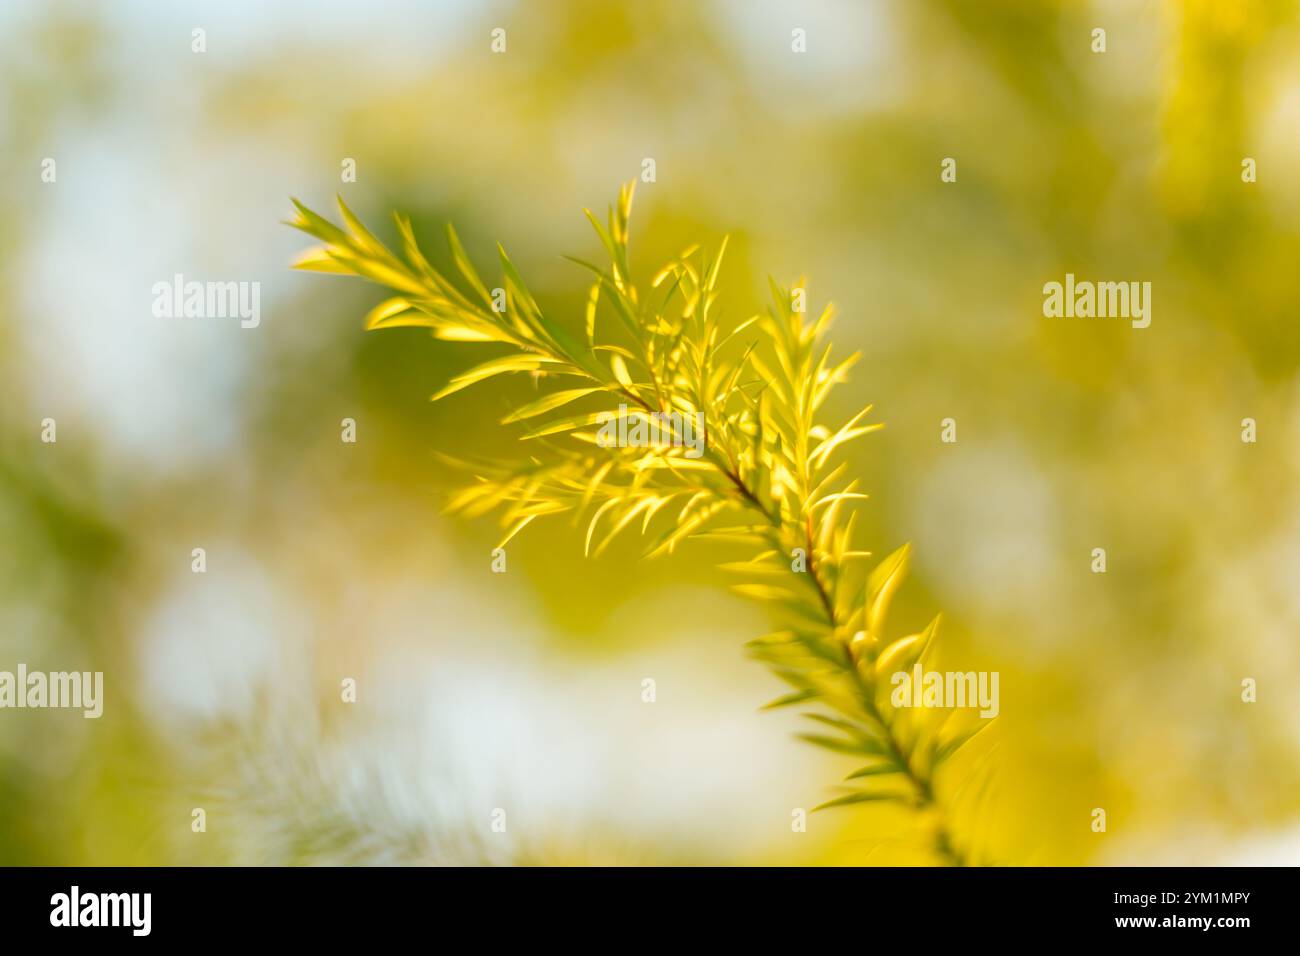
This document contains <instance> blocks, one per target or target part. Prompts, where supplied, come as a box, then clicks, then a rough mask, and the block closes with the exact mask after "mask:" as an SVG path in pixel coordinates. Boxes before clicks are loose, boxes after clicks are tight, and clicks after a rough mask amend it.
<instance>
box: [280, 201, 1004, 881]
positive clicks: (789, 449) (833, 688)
mask: <svg viewBox="0 0 1300 956" xmlns="http://www.w3.org/2000/svg"><path fill="white" fill-rule="evenodd" d="M632 194H633V185H632V184H628V185H626V186H624V187H623V189H622V190H621V192H620V195H619V200H618V202H617V204H615V205H614V206H612V207H611V208H610V210H609V215H608V219H607V223H606V224H605V225H602V224H601V223H600V221H599V220H598V219H597V218H596V217H595V216H593V215H592V214H591V213H590V211H588V213H587V215H588V218H589V219H590V220H591V222H592V225H593V227H594V228H595V231H596V234H597V236H598V238H599V240H600V242H601V245H602V246H603V247H604V250H605V253H606V255H607V258H608V266H607V267H602V266H598V265H593V264H591V263H589V262H585V261H583V260H579V259H574V260H573V261H574V262H576V263H578V264H579V265H581V266H582V267H583V268H585V269H587V270H588V271H590V272H591V273H592V276H593V279H592V285H591V289H590V295H589V298H588V305H587V310H586V316H585V323H584V330H585V342H583V341H579V340H578V339H577V338H576V337H575V335H574V333H572V332H571V331H570V330H569V328H568V327H567V326H566V325H565V324H562V323H560V322H557V321H555V320H553V319H552V318H551V317H550V316H549V315H548V314H547V313H546V311H545V310H543V308H542V307H541V306H540V305H539V304H538V303H537V302H536V300H535V299H534V298H533V297H532V295H531V294H530V293H529V291H528V289H527V287H526V286H525V284H524V282H523V279H522V277H521V276H520V275H519V273H518V271H517V270H516V269H515V267H514V265H513V264H512V263H511V261H510V259H509V257H508V256H507V255H506V252H505V250H504V249H500V248H499V247H498V248H499V258H500V267H501V275H502V278H501V283H500V286H499V287H498V288H497V289H494V290H491V291H489V289H488V287H487V285H486V283H484V281H483V280H482V279H481V278H480V276H479V274H478V272H477V271H476V270H475V268H474V266H473V265H472V264H471V263H470V261H469V258H468V256H467V255H466V254H465V251H464V249H463V247H462V246H461V244H460V240H459V239H458V237H457V236H456V233H455V231H454V230H453V229H451V228H450V227H448V231H447V238H448V245H449V248H450V253H451V259H452V263H453V265H454V267H455V270H456V272H457V273H459V279H453V278H452V277H451V276H448V275H444V274H443V273H442V272H439V271H438V270H436V269H435V268H434V267H433V266H431V265H430V264H429V262H428V261H427V260H426V258H425V257H424V255H423V254H422V253H421V251H420V248H419V246H418V244H417V242H416V239H415V236H414V233H413V231H412V229H411V225H410V222H409V220H408V219H406V218H405V217H403V216H401V215H397V216H396V217H395V218H396V224H397V230H398V233H399V235H400V237H401V241H402V246H401V247H402V253H403V255H402V256H401V257H399V256H397V255H395V254H394V253H392V252H391V251H389V249H388V248H387V247H386V246H384V245H383V244H382V243H381V242H380V241H379V240H378V239H376V238H375V237H374V236H373V235H372V234H371V233H370V232H369V231H368V230H366V228H365V227H364V226H363V225H362V224H361V222H360V221H359V220H358V219H357V218H356V217H355V216H354V215H353V214H352V212H351V211H350V210H349V209H348V208H347V206H346V205H344V203H343V201H342V200H341V199H340V200H339V208H340V212H341V215H342V219H343V227H342V228H340V227H339V226H336V225H334V224H333V223H331V222H329V221H328V220H326V219H324V218H323V217H321V216H318V215H317V214H316V213H314V212H312V211H311V210H309V209H308V208H307V207H305V206H303V205H302V204H301V203H298V202H297V201H296V200H295V206H296V207H297V210H298V214H297V216H296V217H295V218H294V219H293V220H291V221H290V223H289V224H290V225H292V226H294V227H295V228H297V229H300V230H302V231H303V232H305V233H308V234H309V235H311V236H313V237H315V238H316V239H318V240H320V241H321V242H322V243H323V245H321V246H320V247H318V248H315V249H312V250H309V251H308V252H306V253H304V254H303V255H302V256H301V257H300V258H299V260H298V261H297V262H296V267H297V268H302V269H309V270H314V271H320V272H330V273H340V274H348V275H356V276H361V277H364V278H367V279H370V280H372V281H374V282H377V283H379V284H381V285H384V286H386V287H388V288H389V289H391V290H392V291H393V292H394V293H396V294H395V295H394V296H393V297H391V298H389V299H387V300H385V301H384V302H382V303H381V304H380V305H379V306H377V307H376V308H374V309H373V310H371V312H370V313H369V314H368V315H367V316H366V320H365V326H366V328H367V329H388V328H397V327H410V326H415V327H423V328H427V329H429V330H430V331H431V332H432V334H433V336H434V337H435V338H438V339H443V340H448V341H473V342H485V343H495V344H497V345H498V346H502V347H504V351H503V353H502V354H500V355H498V356H496V357H494V358H491V359H489V360H488V361H486V362H483V363H482V364H480V365H477V366H475V367H474V368H472V369H470V370H468V371H466V372H464V373H462V374H460V375H457V376H455V377H454V378H453V379H452V380H451V382H449V383H448V384H447V385H446V386H445V387H444V388H442V389H441V390H439V391H438V392H437V393H436V394H435V395H434V396H433V397H434V399H440V398H443V397H445V396H447V395H450V394H452V393H454V392H456V391H459V390H461V389H462V388H466V387H468V386H470V385H473V384H476V383H478V382H481V381H484V380H486V379H489V378H493V377H496V376H498V375H506V374H512V373H519V372H527V373H529V374H530V375H532V376H534V378H535V379H536V380H538V381H539V383H540V384H544V385H558V386H560V387H558V388H552V389H549V390H546V391H544V392H542V394H541V395H540V397H539V398H537V399H536V400H534V401H531V402H529V403H527V404H525V405H523V406H521V407H518V408H515V409H513V410H512V411H511V412H510V413H509V414H508V415H506V416H505V417H504V418H503V419H502V423H503V424H509V425H520V426H522V427H523V428H524V432H523V434H522V436H521V437H522V439H523V440H524V441H527V442H531V443H532V444H533V446H534V447H536V448H538V449H539V450H538V452H537V453H536V454H529V455H526V456H524V457H523V458H522V459H521V460H519V461H516V462H510V463H506V464H500V463H473V464H465V467H467V468H468V469H469V470H470V471H471V472H472V474H473V475H474V479H475V480H474V482H473V483H472V484H471V485H469V486H468V487H467V488H464V489H463V490H461V491H460V492H458V493H457V494H456V495H455V496H454V497H453V498H452V500H451V504H450V507H451V510H453V511H457V512H462V513H465V514H467V515H470V516H477V515H484V514H487V513H489V512H494V511H495V512H498V513H499V514H500V516H501V522H502V527H503V528H504V537H503V539H502V542H501V544H502V546H504V545H505V544H506V543H507V542H509V541H510V540H511V539H512V538H513V537H514V536H515V535H516V534H518V533H519V532H520V531H522V530H523V528H524V527H526V526H527V525H528V524H530V523H532V522H533V521H534V520H535V519H537V518H539V517H543V516H547V515H560V514H565V515H569V516H571V518H572V519H573V521H574V522H575V524H576V523H577V522H579V521H585V522H586V535H585V542H586V551H587V553H588V554H597V555H598V554H600V552H601V551H602V550H603V549H604V548H605V547H607V546H608V545H609V543H610V542H611V541H612V540H613V539H614V538H615V537H616V536H617V535H618V534H619V533H620V532H621V531H623V530H624V529H626V528H628V527H629V526H633V525H636V526H639V530H640V531H641V533H642V534H643V535H646V536H647V537H649V539H650V542H651V543H650V545H649V547H648V548H647V550H646V553H647V555H661V554H667V553H672V552H673V551H674V550H675V548H676V547H677V546H678V545H679V544H680V543H681V542H683V541H685V540H687V539H691V538H700V539H715V540H723V541H731V542H737V543H739V544H741V545H743V546H744V547H746V548H747V549H748V552H749V554H750V555H751V556H750V558H749V559H748V560H746V561H741V562H732V563H727V564H723V565H722V567H723V568H724V569H726V570H728V571H731V572H736V573H739V574H741V575H742V576H743V577H744V578H745V579H746V580H745V581H744V583H742V584H738V585H736V586H735V587H734V590H736V591H737V592H738V593H740V594H743V595H745V596H747V597H750V598H753V599H757V600H760V601H765V602H768V603H769V604H772V605H773V606H774V607H775V608H776V609H777V610H778V612H779V614H780V617H781V618H782V620H783V621H784V626H783V627H782V629H781V630H779V631H777V632H775V633H773V634H769V635H767V636H765V637H763V638H760V639H758V640H756V641H753V642H751V643H750V650H751V653H752V655H753V656H754V657H755V658H757V659H758V660H760V661H762V662H763V663H765V664H766V665H767V666H768V667H769V668H770V669H771V671H772V672H773V673H774V674H775V675H776V676H777V677H779V678H780V679H782V680H783V681H785V682H786V683H788V684H790V685H791V686H792V687H793V691H792V692H791V693H789V694H786V695H785V696H783V697H781V698H778V699H777V700H775V701H772V702H771V703H770V704H768V705H766V706H767V707H768V708H775V707H785V706H795V705H804V706H807V707H810V708H813V709H810V710H808V711H806V712H805V714H804V716H805V717H806V718H808V719H809V720H811V721H814V722H816V723H818V724H820V725H821V729H820V731H819V732H818V733H806V734H800V737H801V738H802V739H803V740H805V741H807V742H809V743H811V744H814V745H817V746H821V747H825V748H827V749H830V750H832V751H835V752H837V753H843V754H850V755H853V756H855V757H857V758H859V759H861V760H862V761H863V765H862V766H861V767H860V768H859V769H858V770H856V771H855V772H854V773H852V774H850V775H849V777H848V778H846V786H844V787H843V788H842V789H843V790H844V792H843V793H842V795H840V796H838V797H836V798H834V799H831V800H829V801H827V802H826V803H824V804H822V805H821V807H818V808H817V809H822V808H827V807H834V806H845V805H851V804H860V803H874V802H883V803H890V804H895V805H901V806H904V807H907V808H909V809H910V810H912V811H914V812H915V814H916V815H917V819H918V822H920V823H922V824H923V830H924V831H925V834H926V836H925V842H926V843H927V845H928V846H929V848H930V850H931V851H932V852H933V853H934V854H935V855H936V856H937V858H938V859H940V860H941V861H943V862H946V863H951V864H956V865H962V864H964V863H966V862H967V859H968V857H969V848H968V847H967V848H962V847H959V845H958V841H957V840H956V839H955V836H954V833H953V827H952V821H951V817H950V813H949V809H948V807H947V806H946V805H945V804H944V803H943V802H942V801H941V800H940V799H939V798H938V796H937V794H936V789H935V778H936V774H937V773H938V771H939V770H940V768H941V767H943V766H944V765H945V764H946V763H947V762H948V761H949V760H951V759H952V757H953V756H954V755H955V754H956V753H957V752H958V750H960V749H961V748H962V747H963V746H964V745H965V744H966V743H967V741H969V740H970V739H971V738H972V737H973V736H974V735H975V734H976V733H978V732H979V731H980V730H982V729H983V728H984V727H985V726H987V721H980V722H976V723H973V724H972V723H970V722H963V721H960V720H958V718H957V714H956V712H955V711H953V710H951V709H949V710H943V709H941V708H904V707H896V706H894V704H893V703H892V702H891V699H890V694H889V687H890V680H889V679H890V676H891V675H893V674H895V673H898V672H900V671H909V670H910V669H911V668H912V667H913V666H914V665H915V664H917V663H918V662H919V661H921V660H922V659H923V656H924V655H925V654H926V653H927V651H928V650H929V649H930V647H931V645H932V643H933V638H934V636H935V633H936V630H937V627H938V623H939V622H938V618H936V619H935V620H934V621H933V622H931V624H930V625H929V626H928V627H927V628H926V629H925V630H924V631H923V632H921V633H919V634H912V635H908V636H904V637H901V638H891V637H889V636H887V634H886V631H885V619H886V615H887V612H888V609H889V605H890V603H891V601H892V599H893V596H894V594H895V593H896V592H897V590H898V587H899V586H900V584H901V583H902V581H903V578H904V576H905V575H906V571H907V565H908V560H909V556H910V547H909V546H904V547H902V548H900V549H898V550H897V551H895V552H893V553H892V554H891V555H889V556H888V557H886V558H885V559H884V560H883V561H881V562H879V563H878V564H877V565H876V566H875V567H874V569H870V570H869V569H868V564H867V561H866V559H867V558H869V557H870V555H869V553H868V552H865V551H859V550H855V548H854V546H853V534H854V524H855V520H856V514H855V513H854V511H853V508H854V507H855V505H856V503H857V502H858V501H861V500H862V499H864V498H865V497H866V495H865V494H862V493H861V492H859V491H858V490H857V489H858V483H857V482H856V481H854V480H849V479H846V477H845V471H846V470H847V468H846V466H845V465H844V464H839V465H834V466H832V465H831V464H830V462H831V459H832V458H833V457H834V456H835V454H836V453H837V452H838V451H839V450H840V449H841V448H843V447H844V446H845V445H846V444H847V443H848V442H850V441H853V440H855V439H857V438H859V437H861V436H863V435H866V434H868V433H870V432H872V431H875V430H876V429H878V428H880V427H882V426H881V425H880V424H876V423H866V424H864V423H863V422H864V420H865V419H866V416H867V415H868V414H869V413H870V411H871V406H869V405H868V406H867V407H866V408H863V409H862V410H861V411H860V412H858V413H857V414H856V415H854V416H853V417H852V418H850V419H849V420H848V421H847V422H845V423H843V424H841V425H840V426H839V427H838V428H836V429H832V428H830V427H828V426H827V425H826V424H824V423H822V422H821V421H820V420H819V412H820V409H821V407H822V406H823V404H824V403H825V401H826V398H827V396H828V395H829V393H830V392H831V390H832V388H833V387H834V386H836V385H838V384H841V383H843V382H844V381H846V379H847V372H848V370H849V369H850V368H851V367H852V366H853V364H854V363H855V362H856V361H857V359H858V358H859V355H858V354H856V353H855V354H853V355H850V356H848V357H847V358H845V359H841V360H838V361H835V362H832V360H831V348H830V346H829V345H826V344H824V337H825V334H826V332H827V330H828V328H829V326H830V324H831V322H832V319H833V317H834V310H833V308H832V307H829V306H828V307H827V308H826V309H825V310H823V311H822V312H821V313H820V314H819V315H818V316H817V318H816V319H814V320H812V321H806V320H805V316H804V313H803V310H802V309H801V308H800V307H799V306H800V305H802V303H803V302H805V301H806V289H805V288H804V286H803V284H802V283H800V284H798V285H796V286H794V287H792V288H785V287H782V286H780V285H778V284H777V283H776V282H775V281H773V282H771V294H772V305H771V306H770V307H769V309H768V310H767V312H766V313H765V314H763V315H759V316H755V317H753V318H751V319H749V320H748V321H745V322H741V323H739V324H737V325H735V326H733V327H730V328H727V327H725V326H724V323H723V321H722V319H721V317H720V315H719V311H718V308H717V298H718V292H717V281H718V276H719V272H720V269H721V267H722V261H723V256H724V253H725V250H726V242H725V240H724V241H723V243H722V244H721V246H720V247H719V249H718V250H717V252H716V253H715V254H713V255H712V256H707V255H705V254H704V253H703V252H702V251H701V250H699V249H698V248H697V247H691V248H688V249H687V250H685V251H684V252H683V253H682V254H681V255H679V256H678V257H676V258H675V259H673V260H672V261H670V262H669V263H668V264H666V265H665V266H664V267H663V268H662V269H661V270H660V271H659V272H658V273H657V274H656V275H655V277H654V278H653V279H652V281H651V282H650V283H649V285H648V286H639V285H637V284H636V283H634V282H633V280H632V278H631V271H630V268H629V261H628V220H629V217H630V213H631V206H632ZM602 316H603V320H602ZM611 319H612V320H613V321H612V322H611V321H610V320H611ZM598 320H600V324H601V325H602V334H600V335H597V326H598ZM604 326H608V327H609V328H608V329H605V328H604ZM745 333H748V336H746V334H745ZM572 407H580V408H584V409H585V410H584V411H581V412H578V413H576V414H574V413H572V410H571V409H572ZM561 409H564V413H563V414H559V412H560V410H561ZM629 421H631V422H632V424H631V425H630V426H629ZM616 423H620V424H618V431H617V436H618V440H617V441H611V440H610V439H611V437H612V436H614V434H615V431H614V426H615V424H616ZM654 423H658V424H657V425H655V427H646V426H650V425H652V424H654ZM625 428H626V433H625V431H624V429H625ZM641 435H645V436H648V437H647V438H645V439H644V440H634V439H636V438H637V437H638V436H641Z"/></svg>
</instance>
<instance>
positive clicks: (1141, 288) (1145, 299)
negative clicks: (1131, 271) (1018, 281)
mask: <svg viewBox="0 0 1300 956" xmlns="http://www.w3.org/2000/svg"><path fill="white" fill-rule="evenodd" d="M1043 315H1044V316H1046V317H1047V318H1049V319H1059V318H1067V319H1073V318H1080V319H1092V318H1097V319H1115V318H1120V319H1130V320H1131V324H1132V326H1133V328H1135V329H1145V328H1146V327H1147V326H1148V325H1150V324H1151V283H1150V282H1075V281H1074V273H1073V272H1067V273H1066V274H1065V282H1064V283H1061V282H1048V283H1047V284H1045V285H1044V286H1043Z"/></svg>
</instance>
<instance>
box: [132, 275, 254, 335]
mask: <svg viewBox="0 0 1300 956" xmlns="http://www.w3.org/2000/svg"><path fill="white" fill-rule="evenodd" d="M152 291H153V314H154V315H155V316H156V317H157V318H160V319H180V318H185V319H239V325H240V327H241V328H245V329H255V328H257V326H258V325H259V324H260V323H261V321H262V283H260V282H195V281H192V282H186V281H185V276H183V275H181V274H180V273H179V272H178V273H177V274H176V275H174V276H172V280H171V281H170V282H168V281H166V280H163V281H160V282H155V283H154V284H153V290H152Z"/></svg>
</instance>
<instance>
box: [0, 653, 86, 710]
mask: <svg viewBox="0 0 1300 956" xmlns="http://www.w3.org/2000/svg"><path fill="white" fill-rule="evenodd" d="M6 707H13V708H17V709H20V710H21V709H24V708H28V707H32V708H42V707H49V708H60V709H63V708H67V709H76V708H81V710H82V716H83V717H85V718H87V719H95V718H97V717H100V716H101V715H102V714H103V713H104V672H103V671H94V672H93V673H92V672H91V671H50V672H48V673H47V672H45V671H31V672H28V670H27V665H26V664H19V665H18V671H17V673H15V672H13V671H0V709H3V708H6Z"/></svg>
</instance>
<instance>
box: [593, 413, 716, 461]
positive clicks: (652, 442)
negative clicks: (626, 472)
mask: <svg viewBox="0 0 1300 956" xmlns="http://www.w3.org/2000/svg"><path fill="white" fill-rule="evenodd" d="M599 421H600V422H601V426H600V430H599V431H598V432H596V444H597V445H599V446H600V447H601V448H652V447H656V446H665V445H666V446H670V447H674V448H685V449H686V451H685V452H683V455H684V456H685V457H686V458H701V457H703V455H704V413H703V412H695V413H694V414H687V413H685V412H638V411H634V412H630V413H629V412H628V410H627V406H626V405H619V406H618V414H617V415H615V414H614V413H613V412H605V413H604V414H603V415H601V417H600V419H599Z"/></svg>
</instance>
